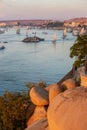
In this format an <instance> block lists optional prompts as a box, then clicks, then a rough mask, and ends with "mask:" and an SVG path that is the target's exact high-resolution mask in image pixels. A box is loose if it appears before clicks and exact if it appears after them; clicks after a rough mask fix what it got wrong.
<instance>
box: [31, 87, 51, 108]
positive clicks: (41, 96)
mask: <svg viewBox="0 0 87 130" xmlns="http://www.w3.org/2000/svg"><path fill="white" fill-rule="evenodd" d="M29 94H30V98H31V101H32V102H33V103H34V104H35V105H37V106H44V105H48V104H49V94H48V92H47V91H46V90H45V89H44V88H42V87H33V88H31V90H30V93H29Z"/></svg>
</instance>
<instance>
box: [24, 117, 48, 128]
mask: <svg viewBox="0 0 87 130" xmlns="http://www.w3.org/2000/svg"><path fill="white" fill-rule="evenodd" d="M25 130H48V121H47V118H43V119H41V120H39V121H37V122H35V123H33V124H32V125H30V126H29V127H27V128H26V129H25Z"/></svg>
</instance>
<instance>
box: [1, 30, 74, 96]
mask: <svg viewBox="0 0 87 130" xmlns="http://www.w3.org/2000/svg"><path fill="white" fill-rule="evenodd" d="M44 31H46V32H47V34H44V33H43V32H44ZM34 32H36V35H37V36H39V37H41V38H45V41H43V42H39V43H23V42H22V40H23V39H24V38H25V34H26V29H25V28H21V34H20V35H18V34H16V29H15V28H10V29H8V31H7V32H6V33H5V34H0V46H2V45H4V46H5V47H6V48H5V49H4V50H0V95H1V94H3V93H4V91H6V90H8V91H10V92H14V91H26V90H27V87H26V83H27V82H34V83H38V82H39V81H45V82H46V84H52V83H55V82H58V81H59V80H60V79H61V78H62V77H63V76H64V75H65V74H66V73H67V72H68V71H69V70H70V69H71V68H72V64H73V59H71V58H70V57H69V54H70V47H71V46H72V45H73V43H74V41H75V39H76V37H74V36H72V34H71V33H68V34H67V37H66V39H64V40H63V39H62V30H57V31H56V33H57V41H56V43H52V40H51V39H52V35H53V34H54V32H55V31H54V30H41V29H32V30H30V31H29V34H28V35H29V36H33V35H35V34H33V33H34ZM4 42H8V43H4Z"/></svg>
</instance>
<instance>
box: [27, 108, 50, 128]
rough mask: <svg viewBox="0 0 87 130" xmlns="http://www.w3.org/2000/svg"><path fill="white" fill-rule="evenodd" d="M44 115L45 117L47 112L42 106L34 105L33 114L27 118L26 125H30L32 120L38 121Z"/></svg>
mask: <svg viewBox="0 0 87 130" xmlns="http://www.w3.org/2000/svg"><path fill="white" fill-rule="evenodd" d="M45 117H47V112H46V110H45V108H44V106H36V108H35V110H34V113H33V115H32V116H31V117H30V118H29V120H28V122H27V126H30V125H31V124H33V123H34V122H36V121H39V120H41V119H43V118H45Z"/></svg>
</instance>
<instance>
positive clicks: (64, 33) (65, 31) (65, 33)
mask: <svg viewBox="0 0 87 130" xmlns="http://www.w3.org/2000/svg"><path fill="white" fill-rule="evenodd" d="M66 35H67V29H66V28H65V29H64V30H63V37H66Z"/></svg>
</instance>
